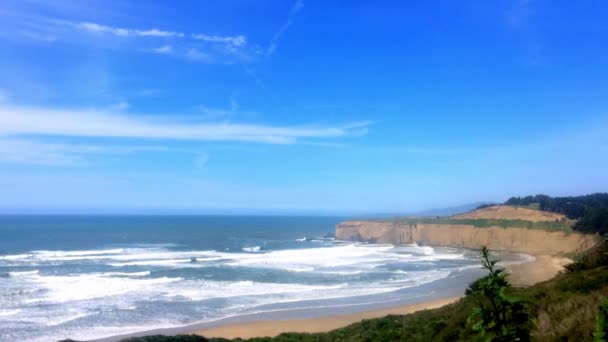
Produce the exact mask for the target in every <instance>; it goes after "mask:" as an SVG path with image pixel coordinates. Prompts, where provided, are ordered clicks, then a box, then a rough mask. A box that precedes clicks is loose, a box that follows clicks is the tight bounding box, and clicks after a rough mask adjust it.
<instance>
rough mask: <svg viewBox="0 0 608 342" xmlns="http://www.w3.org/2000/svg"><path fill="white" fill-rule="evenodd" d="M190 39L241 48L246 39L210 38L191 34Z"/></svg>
mask: <svg viewBox="0 0 608 342" xmlns="http://www.w3.org/2000/svg"><path fill="white" fill-rule="evenodd" d="M192 38H194V39H198V40H202V41H205V42H211V43H225V44H231V45H234V46H243V45H245V44H246V43H247V38H246V37H245V36H243V35H238V36H210V35H207V34H193V35H192Z"/></svg>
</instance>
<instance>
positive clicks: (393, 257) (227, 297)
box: [0, 216, 518, 341]
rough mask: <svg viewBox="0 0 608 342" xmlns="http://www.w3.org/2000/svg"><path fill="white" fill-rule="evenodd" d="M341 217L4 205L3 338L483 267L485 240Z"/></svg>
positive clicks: (284, 308)
mask: <svg viewBox="0 0 608 342" xmlns="http://www.w3.org/2000/svg"><path fill="white" fill-rule="evenodd" d="M340 221H342V218H339V217H260V216H251V217H245V216H242V217H237V216H234V217H227V216H216V217H213V216H206V217H205V216H201V217H189V216H122V217H119V216H117V217H113V216H3V217H0V340H2V341H17V340H19V341H56V340H59V339H64V338H74V339H94V338H102V337H107V336H114V335H118V334H125V333H132V332H137V331H142V330H150V329H158V328H171V327H178V326H184V325H188V324H193V323H203V324H205V323H208V324H212V323H213V322H217V321H219V320H222V319H226V318H238V317H241V316H242V317H246V316H251V314H256V315H258V316H259V317H263V315H267V317H273V315H276V314H277V313H280V317H286V315H291V316H294V317H296V316H298V317H299V316H302V317H304V316H307V317H310V316H314V315H322V314H323V313H337V312H350V311H354V310H364V309H366V308H369V307H377V306H378V305H382V304H383V303H385V304H384V305H389V304H390V303H392V304H393V305H394V303H398V302H400V301H404V300H408V299H415V298H418V297H425V296H432V295H435V296H438V295H441V293H437V292H438V291H439V292H441V291H445V289H456V291H457V292H458V293H462V292H461V291H462V289H463V288H464V286H466V283H467V282H468V281H470V280H472V279H474V278H475V277H477V276H479V275H480V274H481V273H480V272H481V271H480V270H479V267H478V265H479V261H478V255H477V253H476V252H474V251H469V250H459V249H453V248H435V247H429V246H417V245H408V246H392V245H374V244H364V243H354V242H348V241H336V240H334V239H332V238H328V237H326V234H328V233H333V231H334V229H335V225H336V224H337V223H339V222H340ZM506 258H507V259H509V258H511V259H512V260H518V256H506ZM455 284H456V285H455Z"/></svg>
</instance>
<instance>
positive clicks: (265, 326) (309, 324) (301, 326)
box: [194, 255, 572, 338]
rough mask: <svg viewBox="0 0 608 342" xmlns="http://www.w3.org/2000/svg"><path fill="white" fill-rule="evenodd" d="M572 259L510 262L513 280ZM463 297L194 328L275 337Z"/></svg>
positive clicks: (534, 276)
mask: <svg viewBox="0 0 608 342" xmlns="http://www.w3.org/2000/svg"><path fill="white" fill-rule="evenodd" d="M570 262H572V260H570V259H568V258H563V257H557V256H550V255H535V256H534V260H533V261H531V262H527V263H523V264H517V265H508V266H507V269H508V271H509V273H510V274H511V275H510V280H511V282H512V283H513V284H514V285H515V286H530V285H533V284H535V283H538V282H542V281H545V280H548V279H551V278H553V277H554V276H555V275H556V274H557V273H558V272H560V271H561V270H563V269H564V266H565V265H567V264H568V263H570ZM459 298H461V297H449V298H443V299H436V300H431V301H426V302H421V303H416V304H408V305H402V306H396V307H393V308H387V309H381V310H371V311H364V312H358V313H352V314H346V315H336V316H327V317H317V318H309V319H292V320H277V321H257V322H247V323H237V324H229V325H225V326H220V327H214V328H209V329H203V330H197V331H194V333H195V334H198V335H203V336H205V337H223V338H237V337H241V338H252V337H264V336H276V335H279V334H281V333H283V332H306V333H315V332H327V331H331V330H334V329H338V328H341V327H345V326H347V325H350V324H352V323H356V322H359V321H361V320H364V319H370V318H378V317H383V316H386V315H391V314H394V315H405V314H409V313H412V312H415V311H419V310H425V309H435V308H439V307H442V306H444V305H447V304H450V303H453V302H455V301H457V300H458V299H459Z"/></svg>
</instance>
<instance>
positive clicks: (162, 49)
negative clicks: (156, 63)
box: [149, 45, 173, 55]
mask: <svg viewBox="0 0 608 342" xmlns="http://www.w3.org/2000/svg"><path fill="white" fill-rule="evenodd" d="M149 51H150V52H153V53H158V54H161V55H168V54H171V53H173V47H172V46H171V45H163V46H159V47H157V48H154V49H151V50H149Z"/></svg>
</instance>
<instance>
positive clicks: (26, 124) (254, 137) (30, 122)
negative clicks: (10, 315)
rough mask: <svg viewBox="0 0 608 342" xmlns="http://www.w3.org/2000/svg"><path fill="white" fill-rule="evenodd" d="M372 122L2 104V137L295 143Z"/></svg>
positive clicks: (362, 129) (359, 130)
mask: <svg viewBox="0 0 608 342" xmlns="http://www.w3.org/2000/svg"><path fill="white" fill-rule="evenodd" d="M368 125H369V122H359V123H351V124H347V125H342V126H330V127H303V126H272V125H260V124H239V123H197V122H192V121H183V120H182V121H180V120H175V119H172V120H170V119H168V117H150V116H145V115H132V114H125V113H118V114H117V113H109V112H105V111H77V110H52V109H46V108H34V107H16V106H2V107H0V136H9V137H11V136H31V135H40V136H62V137H105V138H133V139H165V140H189V141H236V142H257V143H267V144H295V143H297V142H298V141H299V140H301V139H305V140H307V139H326V138H342V137H347V136H359V135H361V134H365V133H366V130H367V126H368Z"/></svg>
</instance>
